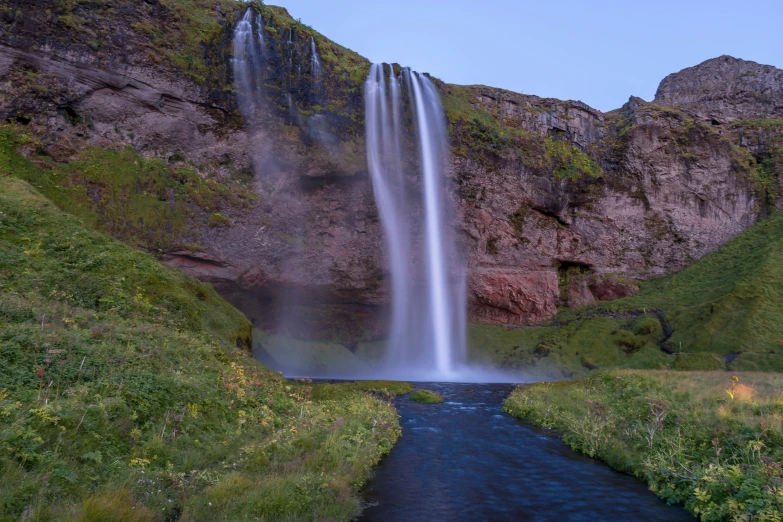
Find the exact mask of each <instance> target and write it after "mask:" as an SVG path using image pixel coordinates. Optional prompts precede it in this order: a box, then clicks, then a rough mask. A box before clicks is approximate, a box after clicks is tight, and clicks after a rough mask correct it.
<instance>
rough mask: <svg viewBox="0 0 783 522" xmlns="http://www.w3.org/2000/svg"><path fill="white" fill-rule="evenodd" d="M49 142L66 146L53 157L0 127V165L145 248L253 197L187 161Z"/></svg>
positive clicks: (184, 235) (179, 242)
mask: <svg viewBox="0 0 783 522" xmlns="http://www.w3.org/2000/svg"><path fill="white" fill-rule="evenodd" d="M57 146H58V147H60V148H69V150H70V154H69V156H70V157H69V158H68V159H67V160H62V159H60V160H59V161H58V160H56V159H55V158H54V157H52V156H56V155H55V154H54V153H53V152H52V150H51V148H46V147H44V146H43V145H42V144H41V143H39V142H38V141H37V140H36V139H35V138H33V137H32V136H30V135H29V134H26V133H23V132H20V131H18V130H16V129H14V128H12V127H10V126H4V127H0V173H2V174H6V175H12V176H15V177H18V178H21V179H24V180H25V181H27V182H29V183H30V184H32V185H33V186H34V187H35V188H36V189H38V190H39V191H40V192H41V193H43V194H44V195H45V196H46V197H47V198H49V199H50V200H51V201H53V202H54V203H55V204H56V205H57V206H58V207H60V208H61V209H63V210H65V211H67V212H69V213H70V214H73V215H75V216H78V217H79V218H81V219H82V220H83V222H84V223H85V224H87V225H88V226H89V227H91V228H93V229H95V230H99V231H101V232H105V233H107V234H110V235H112V236H113V237H115V238H117V239H120V240H122V241H123V242H124V243H127V244H130V245H132V246H138V247H143V248H145V249H147V250H150V251H154V252H157V251H161V250H169V249H172V248H177V247H186V248H188V247H191V246H192V245H193V244H194V243H198V241H199V229H200V228H201V227H205V226H207V225H208V226H223V225H227V224H229V222H228V219H227V218H225V217H224V216H222V215H221V214H220V213H218V212H215V211H217V210H219V209H222V208H226V207H228V208H232V207H234V208H236V207H244V206H247V205H249V204H250V203H251V202H252V201H253V200H254V195H253V194H252V193H251V191H249V190H248V189H247V188H246V187H245V186H244V185H243V184H241V183H238V182H231V181H229V180H225V181H222V182H218V181H217V180H215V179H204V178H202V177H201V176H200V175H199V174H198V173H197V172H196V171H195V170H193V169H191V168H189V167H186V166H182V165H169V164H167V163H166V162H165V161H163V160H161V159H145V158H143V157H142V156H140V155H139V154H138V153H137V152H135V151H134V150H133V149H132V148H130V147H127V148H123V149H117V150H113V149H104V148H99V147H92V146H86V145H85V144H83V143H72V144H67V143H63V142H59V143H58V145H57ZM22 149H24V150H27V151H30V152H32V154H31V158H32V159H28V158H27V157H25V156H24V155H22V154H21V153H20V151H21V150H22ZM210 213H212V214H211V215H210Z"/></svg>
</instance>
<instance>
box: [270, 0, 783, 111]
mask: <svg viewBox="0 0 783 522" xmlns="http://www.w3.org/2000/svg"><path fill="white" fill-rule="evenodd" d="M267 3H269V4H274V5H281V6H283V7H285V8H287V9H288V12H289V13H290V14H291V16H293V17H294V18H295V19H301V21H302V22H303V23H305V24H307V25H309V26H311V27H312V28H313V29H315V30H316V31H318V32H320V33H321V34H323V35H324V36H326V37H327V38H329V39H331V40H333V41H335V42H337V43H339V44H340V45H343V46H344V47H348V48H349V49H352V50H354V51H356V52H357V53H359V54H361V55H363V56H365V57H367V58H368V59H370V60H371V61H373V62H388V63H399V64H401V65H404V66H410V67H411V68H413V69H414V70H417V71H419V72H428V73H430V74H431V75H433V76H435V77H437V78H440V79H441V80H443V81H445V82H448V83H456V84H464V85H469V84H483V85H489V86H492V87H501V88H504V89H508V90H512V91H516V92H522V93H525V94H535V95H538V96H542V97H552V98H560V99H572V100H581V101H583V102H585V103H587V104H588V105H590V106H592V107H595V108H597V109H599V110H602V111H609V110H612V109H616V108H619V107H620V106H622V105H623V104H624V103H625V102H626V101H628V98H629V97H630V96H631V95H633V96H639V97H640V98H643V99H645V100H647V101H651V100H652V99H653V97H654V96H655V90H656V88H657V87H658V83H660V81H661V80H662V79H663V78H664V77H665V76H666V75H668V74H670V73H673V72H676V71H679V70H681V69H684V68H686V67H690V66H693V65H697V64H699V63H701V62H703V61H704V60H707V59H710V58H715V57H717V56H721V55H724V54H729V55H731V56H735V57H737V58H743V59H745V60H753V61H755V62H759V63H763V64H769V65H774V66H776V67H779V68H783V0H732V1H728V0H711V1H704V0H657V1H651V0H582V1H578V0H558V1H553V0H516V1H514V0H484V1H475V0H473V1H468V0H418V1H416V0H393V1H392V0H267Z"/></svg>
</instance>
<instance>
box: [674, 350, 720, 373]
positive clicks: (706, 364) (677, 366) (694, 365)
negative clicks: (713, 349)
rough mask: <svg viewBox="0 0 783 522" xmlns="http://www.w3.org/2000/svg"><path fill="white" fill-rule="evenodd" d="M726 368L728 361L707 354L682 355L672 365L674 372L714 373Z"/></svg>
mask: <svg viewBox="0 0 783 522" xmlns="http://www.w3.org/2000/svg"><path fill="white" fill-rule="evenodd" d="M725 368H726V361H724V360H723V358H722V357H721V356H719V355H715V354H714V353H707V352H696V353H681V354H678V355H677V357H676V358H675V359H674V362H673V363H672V370H680V371H688V372H694V371H714V370H723V369H725Z"/></svg>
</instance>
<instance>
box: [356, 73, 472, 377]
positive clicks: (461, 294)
mask: <svg viewBox="0 0 783 522" xmlns="http://www.w3.org/2000/svg"><path fill="white" fill-rule="evenodd" d="M403 95H406V96H407V104H405V103H403V99H402V98H403ZM365 104H366V128H367V161H368V166H369V170H370V175H371V177H372V182H373V190H374V192H375V200H376V205H377V207H378V211H379V213H380V216H381V222H382V224H383V228H384V232H385V237H386V247H387V251H388V256H389V268H390V271H391V288H390V293H391V301H392V312H391V332H390V339H389V347H388V350H387V354H388V355H387V362H388V367H387V369H386V370H387V372H388V373H392V374H394V373H398V374H402V375H407V376H408V378H410V376H411V375H426V376H428V377H431V378H449V377H450V376H453V375H454V373H455V372H456V371H457V370H458V367H459V366H460V364H461V363H463V362H464V357H465V333H464V332H465V321H466V318H465V315H466V314H465V308H464V306H465V277H464V267H463V263H462V261H461V260H462V257H461V255H460V253H459V252H458V249H457V247H456V241H455V238H454V234H453V233H452V231H451V229H450V227H448V225H447V224H448V220H449V217H450V215H451V214H452V209H451V208H450V206H449V201H450V200H449V198H448V193H447V190H446V178H445V167H446V163H447V159H448V152H447V151H448V147H447V141H446V125H445V117H444V113H443V108H442V107H441V104H440V98H439V96H438V92H437V89H436V88H435V86H434V85H433V84H432V82H431V81H430V80H429V79H428V78H427V77H425V76H423V75H421V74H419V73H416V72H413V71H411V70H410V69H403V71H402V74H401V75H400V76H396V75H395V74H394V71H393V68H392V67H391V66H388V68H384V66H383V65H381V64H374V65H373V66H372V67H371V69H370V74H369V76H368V77H367V81H366V83H365ZM405 108H407V110H409V111H410V118H411V119H412V121H413V129H414V130H415V134H416V138H417V144H418V151H419V157H418V169H415V168H410V167H407V165H408V163H410V162H407V161H404V160H403V158H404V156H403V144H404V143H405V139H406V134H404V132H403V124H402V122H403V121H404V116H405V115H406V114H405V113H404V110H405ZM416 183H419V184H420V185H421V192H420V194H415V191H413V190H411V189H412V188H413V186H414V185H415V184H416ZM419 208H423V213H424V216H423V218H424V223H423V230H419V229H418V225H419V221H420V220H419V219H418V216H417V215H416V213H417V212H418V209H419Z"/></svg>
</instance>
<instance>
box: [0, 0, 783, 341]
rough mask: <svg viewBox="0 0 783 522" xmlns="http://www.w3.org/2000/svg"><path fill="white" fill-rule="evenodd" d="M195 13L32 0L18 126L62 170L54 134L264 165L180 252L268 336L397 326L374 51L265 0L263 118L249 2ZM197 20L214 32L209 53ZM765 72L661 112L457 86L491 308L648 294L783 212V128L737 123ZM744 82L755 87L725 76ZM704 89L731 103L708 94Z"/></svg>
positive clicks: (21, 18) (483, 309) (22, 7)
mask: <svg viewBox="0 0 783 522" xmlns="http://www.w3.org/2000/svg"><path fill="white" fill-rule="evenodd" d="M12 3H13V2H12ZM17 4H18V5H17ZM101 5H102V4H101ZM178 5H179V4H178V3H177V2H176V1H174V0H167V1H164V0H148V1H146V2H143V3H141V4H139V5H137V3H136V2H132V3H131V2H114V5H113V7H106V6H104V7H100V6H99V5H97V4H96V5H92V4H89V3H81V4H79V6H77V7H76V8H74V9H73V10H71V11H69V10H68V9H66V8H65V7H63V6H61V5H60V3H59V2H57V1H55V0H50V1H44V0H38V1H34V2H16V3H15V4H14V5H12V6H11V7H10V8H7V9H5V10H4V11H2V12H1V13H0V20H2V29H0V88H2V90H3V95H2V96H0V117H1V118H2V120H5V121H9V122H13V123H14V124H15V125H17V126H19V128H23V129H25V132H29V133H31V134H32V135H34V136H36V137H37V139H38V140H39V141H40V142H41V143H42V147H41V148H42V149H43V150H44V151H45V152H46V153H47V154H48V156H47V158H48V159H47V161H49V160H52V161H58V162H68V161H71V160H72V159H73V155H74V154H76V152H74V151H78V150H79V147H73V148H72V150H71V149H68V150H67V151H65V152H64V153H62V154H59V155H58V153H57V152H56V151H57V150H58V149H57V148H56V147H53V146H52V145H53V144H56V143H66V142H69V141H72V142H77V141H78V142H80V143H82V142H83V143H85V144H88V145H92V146H98V147H104V148H121V147H126V146H130V147H133V148H134V149H136V150H137V151H139V152H141V153H142V154H144V155H145V156H150V157H159V158H162V159H165V160H166V161H167V162H169V163H170V164H187V165H188V166H190V167H192V168H194V169H196V170H197V171H198V172H199V173H200V174H201V175H203V176H205V177H211V178H214V179H217V180H226V183H228V181H227V180H229V179H232V176H235V175H237V174H244V175H246V176H247V177H249V178H250V179H251V181H249V184H250V187H251V188H252V190H253V192H254V193H255V194H256V196H257V198H256V199H255V200H254V201H253V202H252V204H250V205H249V206H231V205H226V206H225V207H222V208H220V209H216V210H219V211H220V212H221V215H222V216H225V218H227V223H222V222H221V224H220V226H211V224H210V223H208V222H207V221H206V217H207V216H206V215H198V214H194V216H193V217H192V218H191V220H190V221H189V223H188V226H189V227H190V229H191V230H192V233H193V239H190V240H188V241H183V242H182V245H180V246H177V247H176V248H171V249H169V250H168V251H166V252H160V255H161V256H162V258H163V260H164V261H166V262H167V263H170V264H172V265H174V266H177V267H179V268H181V269H183V270H185V271H186V272H189V273H191V274H193V275H195V276H197V277H199V278H200V279H203V280H206V281H210V282H212V283H213V284H215V286H216V288H217V289H218V290H219V291H220V292H221V293H223V295H225V296H227V297H228V298H229V299H230V300H232V301H233V302H234V303H235V304H237V305H238V306H239V307H240V309H242V310H243V311H245V312H246V313H247V314H248V316H250V317H251V319H253V320H254V322H255V323H256V324H257V325H259V326H262V327H264V328H281V327H284V326H285V324H286V323H287V318H289V317H299V318H302V317H305V316H306V317H307V318H308V319H307V320H306V321H302V320H299V321H297V322H296V323H293V322H292V323H290V325H289V328H288V330H289V331H290V332H291V333H294V334H297V335H302V336H311V337H318V338H324V339H326V338H329V339H335V340H340V341H343V342H346V343H350V342H353V341H354V340H356V339H360V338H363V339H371V338H376V337H381V336H383V334H384V332H383V324H384V321H383V308H384V306H385V305H386V304H387V303H388V289H387V285H386V281H385V279H386V277H387V271H388V269H387V266H386V261H385V254H384V242H383V238H382V227H381V225H380V222H379V217H378V212H377V209H376V208H375V204H374V199H373V193H372V186H371V183H370V179H369V176H368V174H367V169H366V164H365V158H364V141H363V140H364V138H363V135H364V131H363V99H362V84H363V81H364V77H365V76H366V74H367V71H368V70H369V63H368V62H367V61H366V60H364V59H363V58H361V57H359V56H358V55H356V54H355V53H352V52H351V51H349V50H347V49H343V48H341V47H339V46H338V45H336V44H334V43H333V42H330V41H329V40H327V39H326V38H324V37H323V36H321V35H319V34H318V33H315V32H314V31H313V30H312V29H309V28H307V27H305V26H303V25H301V24H299V23H297V22H295V21H294V20H292V19H291V18H290V17H289V16H288V15H287V13H285V12H284V10H281V9H279V8H273V7H270V6H263V7H262V8H261V9H262V11H261V14H262V16H263V19H264V27H265V29H264V30H265V37H266V38H267V40H266V44H267V48H268V54H267V56H266V57H265V61H264V64H265V65H264V68H263V70H262V71H260V72H259V74H260V80H259V81H260V82H261V84H263V93H262V95H263V99H264V109H263V111H262V114H261V116H262V117H261V118H259V122H258V124H257V125H253V126H250V127H249V126H247V125H246V124H245V122H243V120H242V118H241V117H240V115H239V112H238V110H237V103H236V96H235V94H236V93H235V92H234V88H233V79H232V75H231V68H230V65H229V64H230V60H231V53H232V51H231V36H232V31H233V27H234V25H235V24H236V23H237V21H238V20H239V19H240V18H241V16H242V14H243V11H244V9H245V8H246V7H245V6H242V7H239V6H238V5H237V4H236V3H235V2H233V1H229V0H221V1H217V2H199V1H195V0H194V4H193V6H192V10H195V11H197V14H198V17H196V18H194V19H195V20H197V21H198V24H200V25H197V26H194V25H193V24H196V22H193V21H190V22H189V21H188V20H190V19H189V18H188V13H187V12H184V11H182V9H181V6H179V7H180V8H179V9H178V8H177V6H178ZM68 16H70V18H67V17H68ZM64 20H65V21H64ZM108 21H112V23H113V26H111V25H109V26H108V27H114V29H112V31H113V32H114V33H115V34H117V35H120V36H121V37H117V38H113V37H112V36H111V34H109V32H108V31H107V30H106V27H107V25H106V23H107V22H108ZM172 22H178V25H176V24H175V25H176V26H175V27H174V29H172V25H171V24H172ZM193 27H197V29H198V30H197V31H194V30H193ZM175 29H176V30H175ZM167 30H168V31H173V36H172V37H168V36H167V33H166V31H167ZM177 31H181V32H182V36H181V37H180V36H178V34H179V33H177ZM194 33H195V34H200V35H202V36H201V37H200V38H201V39H200V40H198V39H197V40H196V41H194V42H191V43H190V44H188V43H187V42H188V40H187V38H185V35H192V34H194ZM310 36H313V37H314V38H315V42H316V44H317V48H318V50H319V53H320V55H321V60H322V62H323V67H322V70H321V74H320V75H319V76H318V78H317V80H316V78H315V77H314V76H313V75H311V74H310V71H309V69H308V64H309V60H310V55H309V54H308V53H309V52H310V51H309V41H310V40H309V38H310ZM167 38H168V39H167ZM169 40H170V41H169ZM181 42H185V43H181ZM164 44H165V45H164ZM178 45H179V46H180V47H176V46H178ZM166 46H168V47H166ZM164 48H165V49H167V50H163V49H164ZM712 62H715V63H712ZM748 64H752V62H742V61H737V60H734V59H730V60H729V59H726V58H719V59H716V60H713V61H710V62H706V63H705V64H702V66H698V67H697V68H694V69H697V71H696V72H693V70H691V69H689V70H686V71H683V72H682V73H678V74H677V75H673V76H670V77H668V78H667V79H666V80H664V82H663V83H662V85H661V88H660V89H659V96H658V97H657V98H656V102H655V103H646V102H644V101H643V100H640V99H638V98H631V99H630V100H629V102H628V103H627V104H626V105H625V106H623V107H622V108H621V109H619V110H617V111H613V112H611V113H606V114H603V113H601V112H599V111H597V110H595V109H592V108H590V107H589V106H587V105H585V104H583V103H581V102H575V101H561V100H553V99H545V98H539V97H536V96H528V95H521V94H517V93H511V92H508V91H502V90H498V89H492V88H489V87H483V86H474V87H462V86H454V85H448V84H443V83H441V82H438V81H436V84H437V86H438V88H439V89H440V90H441V94H442V98H443V104H444V108H445V110H446V115H447V117H448V119H449V128H450V131H451V139H452V147H453V154H452V158H453V161H452V165H451V168H450V176H451V179H452V187H453V189H452V190H451V192H450V193H449V194H448V195H447V197H451V198H453V199H454V200H455V203H456V208H457V210H458V211H457V216H456V217H455V219H454V221H453V222H452V223H451V224H450V226H453V227H455V229H456V230H457V231H458V232H459V233H460V242H461V246H462V248H463V250H464V251H465V253H466V257H467V262H468V280H469V283H468V286H469V296H468V297H469V307H470V312H471V316H472V318H473V319H474V320H477V321H483V322H492V323H508V322H516V323H519V322H537V321H543V320H546V319H549V318H551V317H553V316H554V315H555V314H556V312H557V307H558V306H572V307H575V306H581V305H584V304H589V303H590V302H592V301H594V300H608V299H615V298H618V297H623V296H626V295H630V294H632V293H634V292H635V291H636V289H637V286H636V281H637V280H639V279H646V278H649V277H652V276H657V275H663V274H667V273H671V272H672V271H676V270H678V269H680V268H682V267H684V266H686V265H687V264H688V263H690V262H691V261H692V260H694V259H697V258H699V257H701V256H702V255H704V254H706V253H708V252H710V251H712V250H714V249H716V248H717V247H718V246H720V245H722V244H724V243H725V242H726V241H728V240H729V239H731V238H732V237H734V236H736V235H737V234H739V233H740V232H741V231H742V230H744V228H746V227H747V226H748V225H750V224H751V223H753V222H754V221H755V220H756V219H757V217H758V216H759V214H760V213H763V212H765V211H766V210H767V209H769V208H770V207H771V206H773V205H779V204H780V200H781V197H780V188H779V187H780V184H779V179H780V177H781V172H782V170H783V169H782V168H781V165H783V160H781V158H783V155H779V154H778V151H779V149H780V147H781V145H783V141H780V137H781V136H783V132H782V131H781V130H783V126H776V125H775V124H773V123H774V122H773V123H769V124H762V123H758V122H757V123H755V124H753V125H750V124H748V123H747V122H743V121H735V122H734V123H731V124H729V123H728V122H731V121H734V120H740V119H741V120H745V119H748V118H756V119H758V118H771V117H775V116H778V115H779V112H776V111H778V110H779V108H780V107H779V104H778V105H776V103H778V102H775V101H774V99H776V96H778V95H777V94H775V93H779V92H780V89H781V83H780V82H781V80H780V74H781V71H779V70H777V69H774V68H769V67H767V66H757V65H756V64H752V65H748ZM702 67H706V69H703V70H705V71H708V72H709V74H707V73H701V72H698V69H699V68H702ZM732 67H733V68H734V69H736V70H737V71H740V72H742V71H745V70H754V71H755V70H756V68H760V69H759V70H758V71H757V73H756V74H757V75H758V76H757V77H756V78H758V79H757V80H756V83H752V82H751V83H750V84H749V85H750V87H748V86H747V85H746V83H747V82H749V81H750V80H747V79H746V78H747V75H746V74H745V73H742V74H740V73H737V74H734V76H732V77H730V78H729V79H728V80H725V78H724V79H723V80H721V79H720V78H719V77H718V76H720V75H719V73H718V72H719V71H723V70H724V69H725V68H729V69H731V68H732ZM395 68H396V70H399V68H398V66H396V65H395ZM734 69H731V70H734ZM714 71H718V72H714ZM738 74H739V76H738ZM678 75H679V76H678ZM716 75H718V76H716ZM694 78H695V79H694ZM704 78H709V79H710V82H712V83H705V82H707V80H705V79H704ZM731 78H737V79H736V82H735V85H739V86H741V87H742V89H741V90H740V91H737V92H738V93H739V94H736V95H735V94H732V93H734V92H735V91H734V90H732V89H731V88H725V85H724V83H726V82H728V83H726V85H728V84H730V83H732V81H734V80H732V79H731ZM721 81H724V83H720V82H721ZM776 82H777V83H776ZM705 85H706V86H708V87H709V88H710V89H713V90H714V91H715V92H718V91H719V92H720V96H718V95H714V96H713V95H710V96H712V97H710V96H706V95H705V96H703V97H701V98H699V97H698V96H696V94H694V93H697V92H702V91H701V90H700V89H701V88H702V87H703V86H705ZM716 86H717V87H716ZM776 89H777V90H776ZM708 90H709V89H708ZM705 92H706V91H705ZM710 92H712V91H710ZM749 92H759V93H761V94H763V95H764V96H767V95H768V98H769V100H773V101H769V102H767V101H764V102H762V101H760V100H762V98H763V96H761V97H754V96H751V95H749V94H747V93H749ZM764 93H767V94H764ZM754 99H755V100H757V102H752V100H754ZM764 99H765V100H766V98H764ZM667 105H671V106H675V107H677V108H673V107H669V106H667ZM713 118H715V119H718V120H719V122H720V123H722V125H713V124H712V121H711V120H712V119H713ZM724 122H725V123H726V124H725V125H724V124H723V123H724ZM41 148H39V149H41ZM33 150H34V149H31V153H34V152H33ZM47 151H48V152H47ZM406 155H408V156H410V158H415V156H416V151H415V150H407V151H406ZM410 158H408V159H410ZM411 161H415V159H411ZM759 173H760V174H759ZM410 183H411V186H410V190H411V191H415V190H420V186H419V184H420V180H418V179H414V178H412V179H411V180H410ZM227 186H228V185H227ZM413 212H414V213H416V212H421V210H420V209H413ZM212 224H213V225H214V223H212ZM304 324H306V325H307V326H306V327H304V326H303V325H304ZM281 325H283V326H281ZM305 330H306V331H305Z"/></svg>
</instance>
